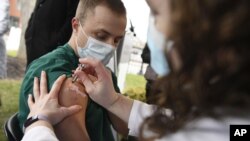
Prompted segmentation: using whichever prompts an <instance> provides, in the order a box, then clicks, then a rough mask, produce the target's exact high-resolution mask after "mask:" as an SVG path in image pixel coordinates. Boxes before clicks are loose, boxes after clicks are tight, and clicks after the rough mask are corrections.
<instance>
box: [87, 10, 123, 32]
mask: <svg viewBox="0 0 250 141" xmlns="http://www.w3.org/2000/svg"><path fill="white" fill-rule="evenodd" d="M84 23H85V25H86V28H91V29H93V30H96V31H97V30H99V31H104V32H108V33H110V34H115V35H116V36H122V35H124V33H125V28H126V23H127V21H126V15H118V14H115V13H112V11H111V10H110V9H109V8H107V7H100V6H97V7H96V9H95V10H93V11H92V12H91V11H89V12H88V14H87V16H86V18H85V21H84Z"/></svg>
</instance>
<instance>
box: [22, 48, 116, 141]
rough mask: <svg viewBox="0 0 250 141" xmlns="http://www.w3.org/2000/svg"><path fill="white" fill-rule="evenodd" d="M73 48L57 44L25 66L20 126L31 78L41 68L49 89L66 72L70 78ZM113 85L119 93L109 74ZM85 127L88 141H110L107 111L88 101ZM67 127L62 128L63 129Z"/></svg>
mask: <svg viewBox="0 0 250 141" xmlns="http://www.w3.org/2000/svg"><path fill="white" fill-rule="evenodd" d="M78 59H79V57H77V56H76V54H75V52H74V50H73V49H72V48H71V47H70V46H69V44H65V45H64V46H59V47H58V48H57V49H55V50H54V51H52V52H50V53H48V54H46V55H44V56H42V57H40V58H38V59H36V60H34V61H33V62H32V63H31V64H30V65H29V67H28V69H27V71H26V74H25V76H24V79H23V83H22V86H21V90H20V95H19V115H18V120H19V123H20V124H19V126H20V128H21V129H22V127H23V124H24V122H25V120H26V118H27V116H28V114H29V107H28V103H27V99H28V94H32V93H33V80H34V77H40V74H41V71H43V70H44V71H45V72H46V74H47V81H48V88H49V90H50V89H51V87H52V85H53V83H54V81H55V80H56V79H57V78H58V77H59V76H61V75H62V74H66V75H67V76H68V77H71V74H72V70H74V69H76V68H77V66H78V64H79V61H78ZM112 79H113V83H114V88H115V90H116V91H117V92H120V90H119V88H118V86H117V79H116V77H115V75H114V74H113V73H112ZM86 128H87V131H88V134H89V136H90V139H91V141H113V140H114V138H113V135H112V132H111V128H110V121H109V118H108V113H107V111H106V110H105V109H104V108H102V107H101V106H99V105H98V104H96V103H95V102H93V101H92V100H89V103H88V107H87V111H86ZM66 130H67V129H65V131H66Z"/></svg>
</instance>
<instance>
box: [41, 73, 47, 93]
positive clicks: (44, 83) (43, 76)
mask: <svg viewBox="0 0 250 141" xmlns="http://www.w3.org/2000/svg"><path fill="white" fill-rule="evenodd" d="M40 90H41V96H42V95H45V94H47V93H48V88H47V77H46V73H45V71H42V73H41V82H40Z"/></svg>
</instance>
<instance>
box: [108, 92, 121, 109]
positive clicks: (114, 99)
mask: <svg viewBox="0 0 250 141" xmlns="http://www.w3.org/2000/svg"><path fill="white" fill-rule="evenodd" d="M119 99H120V96H119V94H117V93H114V96H113V98H112V100H111V101H110V102H109V103H108V105H107V106H106V108H107V110H109V109H110V108H111V107H113V106H114V105H115V104H116V103H117V102H118V101H119Z"/></svg>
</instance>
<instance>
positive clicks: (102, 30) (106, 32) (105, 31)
mask: <svg viewBox="0 0 250 141" xmlns="http://www.w3.org/2000/svg"><path fill="white" fill-rule="evenodd" d="M97 31H101V32H104V33H105V34H107V35H112V34H111V33H110V32H108V31H107V30H105V29H103V28H101V29H97ZM124 35H125V33H124V34H123V35H121V36H117V37H116V38H123V37H124Z"/></svg>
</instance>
